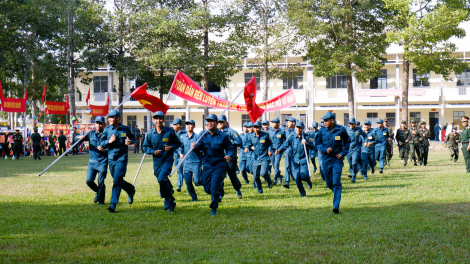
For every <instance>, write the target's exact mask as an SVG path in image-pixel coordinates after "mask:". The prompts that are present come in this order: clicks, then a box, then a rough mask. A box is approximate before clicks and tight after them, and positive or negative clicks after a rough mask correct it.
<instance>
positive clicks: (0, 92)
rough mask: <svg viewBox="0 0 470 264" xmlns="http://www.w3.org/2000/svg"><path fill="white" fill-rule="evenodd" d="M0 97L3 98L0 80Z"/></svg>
mask: <svg viewBox="0 0 470 264" xmlns="http://www.w3.org/2000/svg"><path fill="white" fill-rule="evenodd" d="M0 98H3V89H2V82H0Z"/></svg>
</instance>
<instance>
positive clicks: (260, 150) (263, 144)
mask: <svg viewBox="0 0 470 264" xmlns="http://www.w3.org/2000/svg"><path fill="white" fill-rule="evenodd" d="M251 147H254V151H253V154H254V159H255V160H265V161H268V160H269V155H268V152H269V151H271V152H272V142H271V138H270V137H269V134H268V133H266V132H263V131H261V132H260V134H259V136H256V133H253V134H251V135H250V136H249V137H248V138H247V140H246V142H245V143H244V148H245V149H248V150H250V149H251Z"/></svg>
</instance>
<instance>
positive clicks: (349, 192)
mask: <svg viewBox="0 0 470 264" xmlns="http://www.w3.org/2000/svg"><path fill="white" fill-rule="evenodd" d="M394 152H395V156H394V159H393V160H392V166H391V167H388V166H387V167H386V168H385V173H384V174H383V175H379V174H378V173H376V174H375V175H369V176H370V177H369V180H367V181H364V180H363V179H362V178H358V181H357V182H356V183H355V184H353V183H351V182H350V180H349V178H347V172H346V169H347V168H348V166H347V165H346V166H345V168H344V171H343V178H342V180H343V181H342V182H343V197H342V201H341V213H340V214H339V215H334V214H333V213H332V199H333V198H332V193H331V191H330V190H329V189H326V188H325V184H324V183H323V182H322V181H321V180H320V176H319V174H318V173H315V174H314V178H315V181H314V187H313V189H312V190H307V197H305V198H301V197H300V196H299V192H298V190H297V188H296V187H295V185H292V187H291V189H289V190H287V189H284V188H283V187H282V186H279V185H278V186H275V187H274V188H273V189H267V188H265V192H264V194H261V195H259V194H257V192H256V190H254V189H253V187H252V184H251V183H250V184H249V185H243V188H242V192H243V198H242V199H241V200H238V199H237V198H236V195H235V191H234V190H233V188H232V186H231V184H230V182H229V181H228V180H227V181H226V182H225V186H226V187H225V190H226V196H225V197H224V199H223V202H222V204H220V207H219V210H218V211H217V216H216V217H211V216H210V215H209V212H210V209H209V207H208V206H209V203H210V196H209V195H205V194H203V189H202V187H197V188H196V191H197V192H198V195H199V199H200V202H190V197H189V195H188V193H187V191H186V189H185V188H186V187H185V186H184V188H183V192H181V193H175V197H176V199H177V207H176V210H175V213H169V212H167V211H163V210H162V207H163V201H162V199H160V198H159V196H158V183H157V180H156V178H155V177H154V176H153V171H152V161H151V158H147V159H146V160H145V162H144V166H143V168H142V170H141V172H140V176H139V178H138V180H137V183H136V190H137V193H136V195H135V202H134V204H132V205H128V204H127V195H126V194H123V195H122V196H121V203H120V204H118V207H117V211H118V213H116V214H111V213H109V212H108V211H107V210H106V208H107V206H99V205H97V204H94V203H93V198H94V194H93V192H92V191H91V190H90V189H89V188H88V187H87V186H86V184H85V172H86V167H87V162H88V156H87V155H81V156H78V157H77V156H68V157H64V158H63V159H62V160H61V161H60V162H59V163H57V164H56V165H54V167H52V168H51V169H50V170H49V171H48V172H47V173H45V174H44V175H43V176H41V177H38V174H39V172H41V171H42V170H43V169H44V168H45V167H46V166H47V165H48V164H49V163H50V162H52V161H53V158H52V157H45V158H43V159H42V161H34V160H32V158H22V159H20V160H19V161H12V160H11V159H9V160H3V159H2V160H0V168H1V169H0V180H1V188H0V263H15V262H27V263H38V262H55V263H64V262H93V263H97V262H106V263H111V262H127V263H146V262H149V263H155V262H163V263H168V262H184V263H205V262H217V263H286V262H289V263H299V262H300V263H314V262H333V263H338V262H343V263H350V262H357V263H364V262H366V263H374V262H380V263H383V262H386V263H390V262H392V263H413V262H415V263H418V262H419V263H422V262H437V263H469V262H470V203H469V202H470V196H469V193H470V192H469V189H470V174H466V173H464V172H465V168H464V165H463V162H462V160H459V162H458V163H453V162H451V161H450V160H449V155H448V151H447V150H441V151H439V152H437V151H432V152H431V153H430V157H429V165H428V166H427V167H420V166H418V167H415V166H408V167H403V165H402V161H400V160H399V159H398V155H397V153H398V152H397V149H395V150H394ZM140 159H141V155H133V154H130V159H129V166H128V176H127V177H126V179H127V181H130V182H132V180H133V179H134V175H135V172H136V170H137V167H138V165H139V163H140ZM282 167H283V166H282ZM239 178H240V179H241V176H240V177H239ZM171 180H172V182H173V183H174V185H176V184H175V183H176V175H175V176H173V177H172V178H171ZM106 184H107V190H106V203H108V205H109V199H110V195H111V188H112V179H111V176H110V175H109V174H108V178H107V179H106Z"/></svg>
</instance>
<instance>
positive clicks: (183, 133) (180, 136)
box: [174, 129, 186, 160]
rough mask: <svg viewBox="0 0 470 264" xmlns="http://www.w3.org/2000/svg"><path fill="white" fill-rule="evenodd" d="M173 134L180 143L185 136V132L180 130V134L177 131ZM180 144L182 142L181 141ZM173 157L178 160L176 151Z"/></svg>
mask: <svg viewBox="0 0 470 264" xmlns="http://www.w3.org/2000/svg"><path fill="white" fill-rule="evenodd" d="M175 133H176V136H178V138H179V140H180V141H181V140H182V139H183V135H185V134H186V130H184V129H181V130H180V132H178V131H176V130H175ZM181 142H182V141H181ZM174 155H175V159H176V160H178V159H179V157H178V155H179V152H178V150H176V151H175V153H174Z"/></svg>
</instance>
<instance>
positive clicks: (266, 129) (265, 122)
mask: <svg viewBox="0 0 470 264" xmlns="http://www.w3.org/2000/svg"><path fill="white" fill-rule="evenodd" d="M261 126H262V128H261V131H263V132H266V133H268V134H269V131H270V130H271V127H270V126H269V121H268V120H263V121H262V122H261ZM271 156H272V155H271ZM272 168H273V165H272V163H271V157H270V159H269V161H268V174H269V175H271V171H272Z"/></svg>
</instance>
